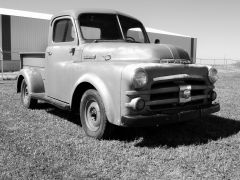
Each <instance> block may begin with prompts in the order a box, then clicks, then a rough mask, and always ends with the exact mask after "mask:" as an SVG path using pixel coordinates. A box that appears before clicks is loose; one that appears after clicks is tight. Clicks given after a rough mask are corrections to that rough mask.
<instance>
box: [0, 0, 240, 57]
mask: <svg viewBox="0 0 240 180" xmlns="http://www.w3.org/2000/svg"><path fill="white" fill-rule="evenodd" d="M0 8H9V9H16V10H25V11H33V12H41V13H48V14H54V13H56V12H59V11H62V10H67V9H76V8H100V9H101V8H104V9H114V10H118V11H121V12H124V13H127V14H129V15H132V16H134V17H136V18H137V19H139V20H141V21H142V22H143V24H144V25H145V26H146V27H151V28H155V29H160V30H165V31H169V32H173V33H178V34H183V35H188V36H192V37H196V38H197V57H198V58H216V59H224V58H227V59H237V60H240V20H239V19H240V0H198V1H196V0H148V1H147V0H62V1H60V0H21V1H20V0H0Z"/></svg>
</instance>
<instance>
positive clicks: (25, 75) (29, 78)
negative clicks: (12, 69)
mask: <svg viewBox="0 0 240 180" xmlns="http://www.w3.org/2000/svg"><path fill="white" fill-rule="evenodd" d="M23 79H24V80H25V81H26V83H27V85H28V91H29V93H30V94H31V93H44V92H45V88H44V82H43V79H42V75H41V73H40V72H39V70H38V69H35V68H26V69H21V70H20V72H19V75H18V78H17V91H18V92H20V88H21V83H22V80H23Z"/></svg>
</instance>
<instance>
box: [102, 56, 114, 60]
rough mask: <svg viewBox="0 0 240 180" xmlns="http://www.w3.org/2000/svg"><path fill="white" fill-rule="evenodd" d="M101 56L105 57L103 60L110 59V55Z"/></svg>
mask: <svg viewBox="0 0 240 180" xmlns="http://www.w3.org/2000/svg"><path fill="white" fill-rule="evenodd" d="M103 58H104V59H105V61H109V60H111V58H112V57H111V55H106V56H103Z"/></svg>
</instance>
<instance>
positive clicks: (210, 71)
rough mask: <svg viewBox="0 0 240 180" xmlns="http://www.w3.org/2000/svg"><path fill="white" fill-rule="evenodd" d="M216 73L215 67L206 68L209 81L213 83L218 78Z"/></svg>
mask: <svg viewBox="0 0 240 180" xmlns="http://www.w3.org/2000/svg"><path fill="white" fill-rule="evenodd" d="M217 73H218V72H217V69H216V68H213V67H210V68H209V69H208V78H209V80H210V82H211V83H213V84H214V83H215V82H216V81H217V80H218V75H217Z"/></svg>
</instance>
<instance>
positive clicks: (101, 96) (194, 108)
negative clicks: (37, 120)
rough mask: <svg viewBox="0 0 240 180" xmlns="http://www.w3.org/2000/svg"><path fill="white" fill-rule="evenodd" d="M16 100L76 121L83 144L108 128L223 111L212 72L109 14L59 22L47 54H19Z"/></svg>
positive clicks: (64, 16)
mask: <svg viewBox="0 0 240 180" xmlns="http://www.w3.org/2000/svg"><path fill="white" fill-rule="evenodd" d="M20 56H21V66H22V68H21V70H20V74H19V76H18V79H17V92H21V102H22V104H23V105H24V106H25V107H27V108H34V107H35V106H36V105H37V102H38V100H44V101H46V102H48V103H51V104H53V105H55V106H56V107H59V108H62V109H64V110H70V111H72V112H73V113H78V114H79V115H80V120H81V124H82V127H83V129H84V131H85V133H86V134H87V135H88V136H91V137H94V138H97V139H100V138H104V137H107V136H108V135H109V133H110V132H111V129H112V127H113V125H112V124H114V125H118V126H154V125H159V124H161V123H170V122H179V121H185V120H191V119H196V118H200V117H202V116H204V115H208V114H211V113H214V112H217V111H219V110H220V106H219V104H218V103H214V100H215V99H216V97H217V94H216V92H215V91H214V83H215V82H216V81H217V79H218V75H217V70H216V69H215V68H213V67H210V66H203V65H196V64H193V62H192V60H190V58H189V55H188V53H187V52H186V51H184V50H183V49H181V48H178V47H174V46H172V45H166V44H150V42H149V38H148V35H147V33H146V30H145V28H144V26H143V25H142V23H141V22H140V21H139V20H137V19H135V18H133V17H131V16H129V15H126V14H123V13H120V12H117V11H111V10H104V11H100V10H74V11H73V10H72V11H65V12H61V13H59V14H56V15H55V16H53V17H52V19H51V22H50V27H49V37H48V47H46V52H44V53H22V54H21V55H20Z"/></svg>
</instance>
